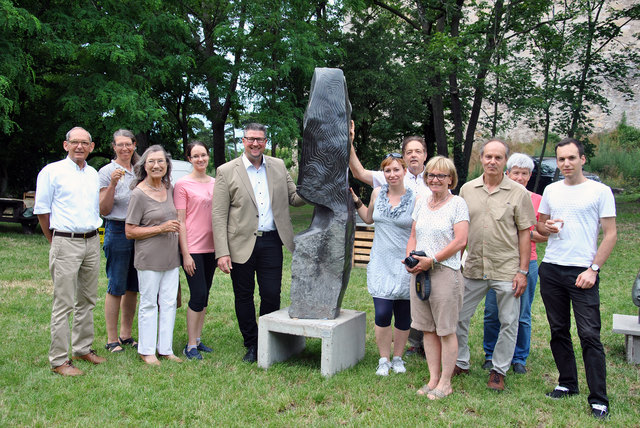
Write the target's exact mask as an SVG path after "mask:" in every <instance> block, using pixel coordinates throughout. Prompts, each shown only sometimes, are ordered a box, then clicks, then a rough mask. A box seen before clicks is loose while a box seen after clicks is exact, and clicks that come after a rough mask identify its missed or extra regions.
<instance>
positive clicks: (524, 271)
mask: <svg viewBox="0 0 640 428" xmlns="http://www.w3.org/2000/svg"><path fill="white" fill-rule="evenodd" d="M518 273H521V274H523V275H524V276H527V275H529V271H526V270H522V269H518Z"/></svg>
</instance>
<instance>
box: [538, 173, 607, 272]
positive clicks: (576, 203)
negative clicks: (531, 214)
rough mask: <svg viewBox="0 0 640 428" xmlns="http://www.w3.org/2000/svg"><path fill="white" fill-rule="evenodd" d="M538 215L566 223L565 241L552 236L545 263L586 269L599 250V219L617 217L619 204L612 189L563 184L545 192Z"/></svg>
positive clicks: (594, 184) (587, 183) (592, 183)
mask: <svg viewBox="0 0 640 428" xmlns="http://www.w3.org/2000/svg"><path fill="white" fill-rule="evenodd" d="M538 212H539V213H540V214H548V215H549V218H550V219H552V220H553V219H556V218H560V219H562V220H564V225H563V226H562V231H561V234H560V235H561V237H562V239H558V235H556V234H551V235H550V236H549V241H548V243H547V249H546V250H545V253H544V259H543V260H542V261H543V262H545V263H552V264H556V265H560V266H577V267H585V268H586V267H589V266H591V263H592V262H593V258H594V257H595V255H596V252H597V250H598V232H599V231H600V219H601V218H606V217H615V216H616V203H615V199H614V197H613V193H612V192H611V189H610V188H609V187H607V186H606V185H604V184H602V183H598V182H596V181H593V180H587V181H585V182H584V183H580V184H577V185H574V186H568V185H566V184H565V182H564V180H563V181H558V182H556V183H552V184H550V185H548V186H547V187H546V188H545V189H544V193H543V195H542V202H540V208H539V209H538Z"/></svg>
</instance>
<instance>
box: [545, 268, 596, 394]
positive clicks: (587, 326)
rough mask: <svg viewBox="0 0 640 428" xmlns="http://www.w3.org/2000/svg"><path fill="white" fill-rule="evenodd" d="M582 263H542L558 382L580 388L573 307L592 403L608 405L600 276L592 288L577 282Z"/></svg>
mask: <svg viewBox="0 0 640 428" xmlns="http://www.w3.org/2000/svg"><path fill="white" fill-rule="evenodd" d="M584 270H585V268H583V267H574V266H559V265H554V264H551V263H542V264H540V269H539V271H538V273H539V275H540V295H541V296H542V301H543V302H544V306H545V308H546V310H547V320H548V321H549V327H550V328H551V342H550V344H551V352H552V353H553V359H554V360H555V362H556V367H557V368H558V372H559V377H558V384H559V385H560V386H564V387H565V388H568V389H569V390H571V391H576V392H577V391H578V369H577V368H576V358H575V355H574V353H573V343H572V342H571V332H570V328H571V309H570V307H569V305H570V304H571V305H572V306H573V314H574V317H575V319H576V327H577V329H578V337H580V346H581V347H582V359H583V360H584V368H585V371H586V377H587V386H588V387H589V391H590V394H589V403H590V404H605V405H607V406H608V405H609V399H608V398H607V367H606V362H605V354H604V348H603V346H602V342H600V292H599V283H600V278H599V277H598V278H597V279H596V283H595V285H594V286H593V287H591V288H589V289H583V288H578V287H576V285H575V281H576V278H577V276H578V275H579V274H580V273H582V272H584Z"/></svg>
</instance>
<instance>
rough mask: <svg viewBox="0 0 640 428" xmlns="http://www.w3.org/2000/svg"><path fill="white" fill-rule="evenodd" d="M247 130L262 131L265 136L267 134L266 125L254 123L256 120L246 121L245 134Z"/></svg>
mask: <svg viewBox="0 0 640 428" xmlns="http://www.w3.org/2000/svg"><path fill="white" fill-rule="evenodd" d="M247 131H261V132H264V135H265V137H266V136H267V127H266V126H264V125H263V124H261V123H256V122H251V123H247V124H246V125H245V126H244V132H245V134H246V133H247Z"/></svg>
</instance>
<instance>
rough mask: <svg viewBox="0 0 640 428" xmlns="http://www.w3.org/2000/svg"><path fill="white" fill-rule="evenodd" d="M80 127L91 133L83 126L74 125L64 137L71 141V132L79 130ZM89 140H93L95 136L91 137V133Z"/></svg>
mask: <svg viewBox="0 0 640 428" xmlns="http://www.w3.org/2000/svg"><path fill="white" fill-rule="evenodd" d="M78 129H82V130H83V131H84V132H86V133H87V134H89V131H87V130H86V129H84V128H83V127H82V126H74V127H73V128H71V129H70V130H69V131H68V132H67V134H66V135H65V136H64V139H65V140H66V141H69V139H70V138H71V133H72V132H73V131H77V130H78ZM89 141H93V138H91V134H89Z"/></svg>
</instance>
